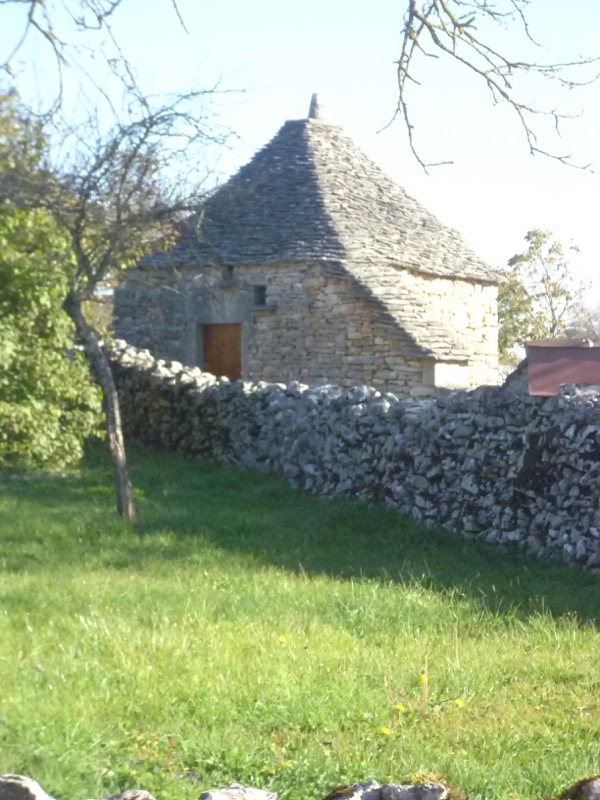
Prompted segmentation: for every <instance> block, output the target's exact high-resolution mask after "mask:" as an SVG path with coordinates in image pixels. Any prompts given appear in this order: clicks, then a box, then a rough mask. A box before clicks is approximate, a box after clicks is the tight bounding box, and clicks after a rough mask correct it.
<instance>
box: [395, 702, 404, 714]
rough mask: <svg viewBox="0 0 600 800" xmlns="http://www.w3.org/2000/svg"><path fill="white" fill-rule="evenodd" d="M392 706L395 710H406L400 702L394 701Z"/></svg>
mask: <svg viewBox="0 0 600 800" xmlns="http://www.w3.org/2000/svg"><path fill="white" fill-rule="evenodd" d="M394 708H395V709H396V711H400V713H402V712H403V711H406V706H403V705H402V703H396V705H395V706H394Z"/></svg>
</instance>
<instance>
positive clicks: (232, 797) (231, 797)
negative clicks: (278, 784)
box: [198, 783, 277, 800]
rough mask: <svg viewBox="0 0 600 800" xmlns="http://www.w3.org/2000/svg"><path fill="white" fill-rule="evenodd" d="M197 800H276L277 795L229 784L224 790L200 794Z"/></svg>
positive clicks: (213, 790)
mask: <svg viewBox="0 0 600 800" xmlns="http://www.w3.org/2000/svg"><path fill="white" fill-rule="evenodd" d="M198 800H277V793H276V792H267V791H266V790H265V789H253V788H251V787H247V786H242V785H241V784H239V783H230V784H229V786H226V787H225V788H224V789H211V790H210V791H208V792H202V794H201V795H200V797H199V798H198Z"/></svg>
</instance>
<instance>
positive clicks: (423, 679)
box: [419, 672, 427, 684]
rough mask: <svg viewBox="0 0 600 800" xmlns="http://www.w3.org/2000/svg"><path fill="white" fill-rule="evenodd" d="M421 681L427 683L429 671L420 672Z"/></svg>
mask: <svg viewBox="0 0 600 800" xmlns="http://www.w3.org/2000/svg"><path fill="white" fill-rule="evenodd" d="M419 683H420V684H423V683H427V673H426V672H419Z"/></svg>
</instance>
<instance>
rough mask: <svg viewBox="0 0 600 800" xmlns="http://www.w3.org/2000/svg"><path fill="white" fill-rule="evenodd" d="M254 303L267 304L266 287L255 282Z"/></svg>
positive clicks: (256, 304) (257, 304) (258, 304)
mask: <svg viewBox="0 0 600 800" xmlns="http://www.w3.org/2000/svg"><path fill="white" fill-rule="evenodd" d="M254 305H255V306H266V305H267V287H266V286H262V285H259V284H257V285H256V286H254Z"/></svg>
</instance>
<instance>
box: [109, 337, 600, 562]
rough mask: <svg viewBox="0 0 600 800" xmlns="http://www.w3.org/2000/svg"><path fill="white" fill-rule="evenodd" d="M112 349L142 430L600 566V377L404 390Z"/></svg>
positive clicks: (172, 445) (316, 487)
mask: <svg viewBox="0 0 600 800" xmlns="http://www.w3.org/2000/svg"><path fill="white" fill-rule="evenodd" d="M111 358H112V366H113V370H114V373H115V378H116V381H117V386H118V391H119V395H120V398H121V404H122V411H123V419H124V425H125V429H126V433H127V434H128V435H129V436H130V437H132V438H133V439H135V440H137V441H139V442H140V443H143V444H145V445H150V446H154V447H157V448H163V449H166V450H173V451H177V452H180V453H184V454H187V455H191V456H196V457H200V458H204V459H211V460H216V461H219V462H222V463H227V464H233V465H238V466H241V467H247V468H252V469H260V470H264V471H268V472H272V473H275V474H277V475H281V476H283V477H284V478H286V479H287V480H289V481H290V482H291V483H292V484H293V485H294V486H297V487H301V488H304V489H307V490H309V491H312V492H317V493H319V494H323V495H342V496H350V497H357V498H362V499H365V500H375V501H381V502H384V503H387V504H389V505H390V506H393V507H394V508H395V509H397V510H398V511H399V512H400V513H402V514H405V515H408V516H411V517H413V518H415V519H417V520H419V521H421V522H423V523H426V524H428V525H441V526H443V527H445V528H446V529H448V530H450V531H453V532H455V533H457V534H460V535H466V536H469V537H473V538H478V539H483V540H485V541H487V542H494V543H509V542H511V543H512V542H514V543H518V544H520V545H522V546H523V547H525V548H527V549H528V550H529V551H531V552H533V553H535V554H538V555H540V554H542V553H553V554H556V555H558V556H559V557H560V558H562V559H563V560H565V561H567V562H577V563H579V564H581V565H583V566H585V567H587V568H589V569H594V570H596V569H599V568H600V389H599V388H598V387H587V388H577V387H572V386H571V387H564V389H563V391H562V393H561V394H560V395H559V396H558V397H550V398H539V397H529V396H527V395H525V394H524V393H523V392H515V391H509V390H508V389H505V388H502V387H496V386H489V387H480V388H478V389H475V390H473V391H455V392H452V393H450V394H448V395H447V396H446V397H442V398H439V399H436V400H416V399H398V398H397V397H396V396H395V395H393V394H390V393H382V392H379V391H377V390H375V389H373V388H370V387H368V386H357V387H354V388H352V389H345V390H342V389H340V388H339V387H336V386H319V387H313V388H311V387H309V386H305V385H303V384H299V383H296V382H293V383H289V384H288V385H282V384H267V383H244V382H242V381H235V382H230V381H228V380H227V379H219V380H217V379H216V378H215V377H214V376H212V375H210V374H208V373H205V372H202V371H201V370H199V369H198V368H184V367H183V366H182V365H181V364H179V363H177V362H165V361H161V360H157V359H155V358H153V356H152V355H151V354H150V353H149V352H148V351H144V350H136V349H134V348H131V347H128V346H127V345H126V344H125V343H123V342H116V343H115V344H114V348H113V351H112V356H111Z"/></svg>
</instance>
